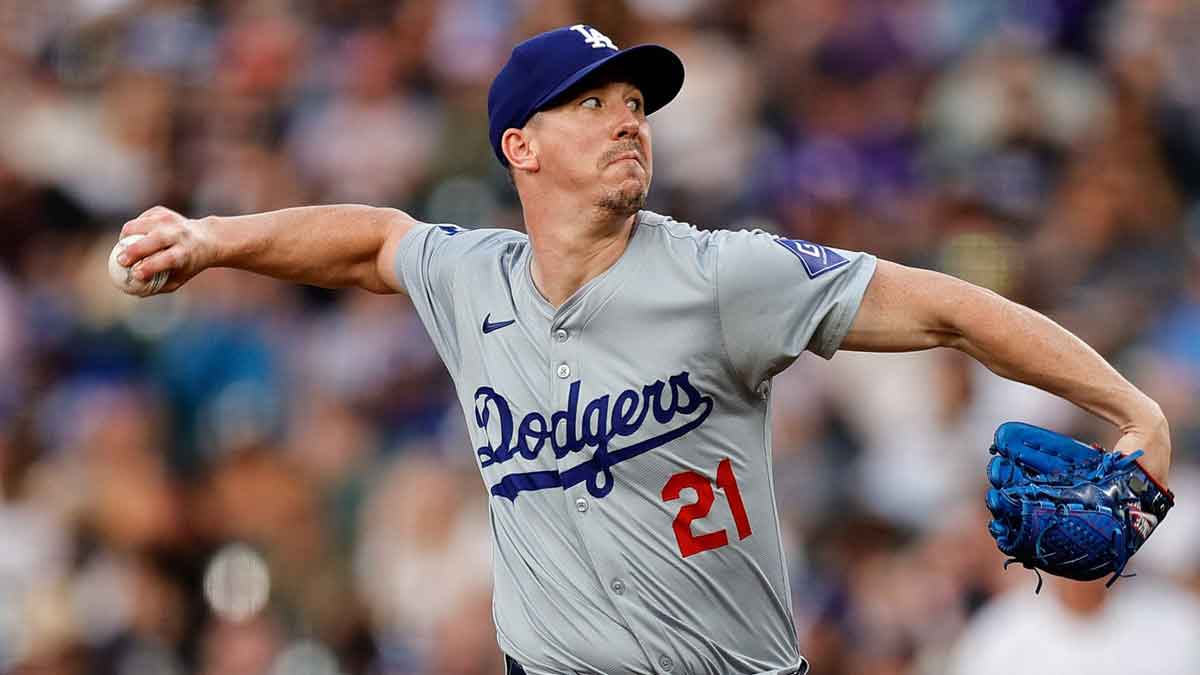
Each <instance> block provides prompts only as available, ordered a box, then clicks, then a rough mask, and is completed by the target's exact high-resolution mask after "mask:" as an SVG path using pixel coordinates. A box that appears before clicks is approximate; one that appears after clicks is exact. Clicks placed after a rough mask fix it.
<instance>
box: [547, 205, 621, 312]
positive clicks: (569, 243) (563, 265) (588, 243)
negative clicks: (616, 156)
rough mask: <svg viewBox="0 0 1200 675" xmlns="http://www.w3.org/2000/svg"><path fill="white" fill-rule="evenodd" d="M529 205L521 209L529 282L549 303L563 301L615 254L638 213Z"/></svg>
mask: <svg viewBox="0 0 1200 675" xmlns="http://www.w3.org/2000/svg"><path fill="white" fill-rule="evenodd" d="M531 211H533V209H529V208H526V209H525V229H526V231H527V232H528V233H529V242H530V245H531V246H532V248H533V262H532V265H531V269H530V271H531V272H532V274H533V283H534V285H535V286H536V287H537V289H538V291H539V292H541V294H542V297H544V298H546V300H547V301H548V302H549V303H550V304H551V305H552V306H554V307H560V306H562V304H563V303H564V302H566V301H567V299H568V298H570V297H571V296H572V295H573V294H574V293H575V291H578V290H579V289H580V288H582V287H583V285H584V284H586V283H587V282H589V281H591V280H592V279H595V278H596V277H598V276H600V275H601V274H603V273H604V271H605V270H607V269H608V268H610V267H612V266H613V265H614V264H615V263H616V262H617V260H618V259H620V257H621V254H622V253H624V252H625V248H626V246H628V244H629V238H630V235H632V233H633V225H634V221H635V220H636V219H637V214H636V213H635V214H632V215H621V214H614V213H611V212H607V211H604V210H601V209H591V210H581V211H576V212H574V213H573V214H572V215H563V214H564V212H563V211H559V212H558V213H557V214H552V213H536V212H532V213H531ZM566 213H569V211H568V212H566Z"/></svg>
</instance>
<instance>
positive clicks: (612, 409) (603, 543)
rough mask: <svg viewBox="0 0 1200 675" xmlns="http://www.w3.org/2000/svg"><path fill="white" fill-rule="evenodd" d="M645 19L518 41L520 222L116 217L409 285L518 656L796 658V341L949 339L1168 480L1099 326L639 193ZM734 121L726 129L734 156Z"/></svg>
mask: <svg viewBox="0 0 1200 675" xmlns="http://www.w3.org/2000/svg"><path fill="white" fill-rule="evenodd" d="M683 77H684V69H683V65H682V63H681V62H680V60H679V58H678V57H677V56H676V55H675V54H674V53H672V52H671V51H669V50H668V49H666V48H664V47H661V46H657V45H640V46H636V47H632V48H629V49H624V50H620V49H618V48H617V46H616V45H614V44H613V42H612V40H610V39H609V38H608V37H606V36H605V35H604V34H603V33H601V32H600V31H599V30H597V29H596V28H593V27H591V26H585V25H575V26H569V27H564V28H560V29H557V30H553V31H550V32H547V33H543V34H541V35H538V36H536V37H533V38H531V39H529V40H527V41H525V42H522V43H521V44H519V45H517V46H516V47H515V48H514V49H513V51H512V55H511V58H510V59H509V61H508V62H507V64H506V65H505V66H504V68H503V70H501V71H500V73H499V74H498V75H497V76H496V79H495V81H494V83H493V84H492V87H491V91H490V93H489V97H488V114H489V118H490V119H489V121H490V128H491V136H490V137H491V143H492V148H493V150H494V152H495V154H496V158H497V159H498V160H499V161H500V162H501V164H503V165H504V166H505V167H507V168H508V170H509V171H510V172H511V175H512V178H513V183H514V184H515V186H516V189H517V192H518V194H519V196H520V200H521V205H522V208H523V211H524V218H525V229H526V234H523V233H520V232H515V231H510V230H503V229H486V228H484V229H462V228H460V227H458V226H455V225H445V224H426V223H421V222H418V221H416V220H414V219H413V218H411V217H410V216H409V215H407V214H405V213H403V212H400V211H397V210H394V209H387V208H372V207H368V206H351V205H340V206H313V207H304V208H295V209H286V210H282V211H276V212H271V213H263V214H256V215H246V216H238V217H230V218H217V217H208V218H203V219H199V220H189V219H186V218H184V217H183V216H181V215H179V214H177V213H175V212H172V211H170V210H168V209H165V208H163V207H155V208H152V209H150V210H149V211H147V212H145V213H144V214H142V215H141V216H139V217H138V218H137V219H135V220H133V221H130V222H129V223H127V224H126V225H125V227H124V229H123V231H122V235H123V236H124V235H128V234H133V233H142V234H146V235H147V236H146V237H145V238H144V239H142V240H140V241H138V242H137V243H135V244H133V245H132V246H130V247H129V248H128V250H127V251H126V252H125V256H126V258H125V259H124V261H123V262H124V263H125V264H131V263H137V269H136V272H135V273H136V274H137V275H138V276H139V277H140V278H143V279H148V278H150V277H152V276H153V275H154V274H155V273H156V272H158V271H160V270H169V271H170V273H171V278H170V280H169V282H168V283H167V285H166V286H165V288H164V292H170V291H173V290H175V289H176V288H179V287H180V286H181V285H182V284H183V283H185V282H186V281H187V280H188V279H190V278H191V277H192V276H194V275H195V274H197V273H199V272H200V271H202V270H204V269H206V268H209V267H218V266H220V267H235V268H239V269H244V270H249V271H253V272H257V273H260V274H267V275H270V276H273V277H277V278H281V279H287V280H293V281H297V282H303V283H307V284H315V285H319V286H326V287H346V286H358V287H361V288H365V289H367V290H370V291H374V292H377V293H392V292H402V293H405V294H407V295H408V296H409V298H410V299H411V300H412V302H413V303H414V305H415V306H416V309H417V312H418V313H419V314H420V317H421V319H422V321H423V322H424V325H425V327H426V328H427V330H428V332H429V335H430V337H431V338H432V340H433V342H434V344H435V345H436V347H437V350H438V353H439V354H440V355H441V358H442V359H443V361H444V362H445V364H446V367H447V368H448V369H449V371H450V374H451V375H452V377H453V380H454V383H455V388H456V391H457V395H458V397H459V401H460V404H461V405H462V409H463V413H464V415H465V416H466V421H467V426H468V429H469V431H470V436H471V440H472V444H473V448H472V450H473V451H474V453H475V456H476V459H477V461H478V464H479V471H480V474H481V476H482V478H483V485H484V488H485V489H486V490H487V494H488V498H489V503H490V519H491V531H492V539H493V550H494V558H495V590H494V600H493V606H494V611H493V616H494V619H495V625H496V632H497V639H498V642H499V645H500V648H501V649H502V650H503V652H504V653H505V655H506V656H507V667H508V671H509V672H510V673H529V674H530V675H551V674H559V673H642V674H650V673H655V674H659V675H666V674H671V675H677V674H679V673H695V674H699V673H711V674H721V675H728V674H733V673H739V674H740V673H774V674H780V675H782V674H791V673H804V672H807V670H808V664H807V663H806V662H805V660H804V658H803V657H802V656H801V654H800V648H799V645H798V644H797V636H796V628H795V625H794V621H793V615H792V607H791V602H790V594H789V588H788V577H787V563H786V561H785V559H784V553H783V546H782V545H781V542H780V524H779V518H778V516H777V514H776V505H775V494H774V484H773V482H772V474H771V445H770V443H771V440H770V428H771V425H770V417H769V411H770V407H771V402H770V398H771V378H772V376H774V375H775V374H776V373H778V372H780V371H781V370H783V369H784V368H786V367H787V366H788V365H789V364H790V363H791V362H792V361H793V360H795V359H796V358H797V357H798V356H799V355H800V353H801V352H803V351H805V350H808V351H811V352H813V353H815V354H818V355H820V356H822V357H824V358H830V357H832V356H833V355H834V353H835V352H836V351H837V350H838V349H853V350H869V351H908V350H917V349H927V348H931V347H937V346H947V347H953V348H955V349H959V350H961V351H964V352H966V353H968V354H970V355H972V356H973V357H975V358H977V359H979V360H980V361H982V362H983V363H984V364H986V365H987V366H988V367H989V368H991V369H992V370H993V371H995V372H996V373H998V374H1000V375H1003V376H1006V377H1010V378H1013V379H1017V380H1020V381H1022V382H1026V383H1029V384H1031V385H1035V386H1038V387H1041V388H1042V389H1045V390H1047V391H1050V392H1052V393H1055V394H1058V395H1060V396H1063V397H1066V398H1067V399H1069V400H1071V401H1073V402H1075V403H1076V404H1078V405H1080V406H1082V407H1083V408H1085V409H1086V410H1088V411H1090V412H1092V413H1094V414H1096V415H1099V416H1100V417H1102V418H1104V419H1106V420H1108V421H1110V422H1112V423H1113V424H1115V425H1117V427H1119V429H1120V430H1121V432H1122V434H1123V436H1122V437H1121V439H1120V442H1119V443H1118V444H1117V445H1116V449H1118V450H1122V449H1124V450H1132V449H1137V448H1142V449H1144V450H1145V452H1146V457H1145V461H1144V465H1145V466H1146V467H1147V470H1148V471H1150V472H1151V473H1152V474H1153V475H1155V476H1157V477H1158V479H1159V480H1160V481H1161V480H1165V478H1166V475H1167V469H1168V465H1169V460H1170V445H1169V440H1168V432H1167V423H1166V421H1165V419H1164V418H1163V414H1162V412H1161V410H1160V409H1159V407H1158V406H1157V405H1156V404H1155V403H1154V401H1152V400H1150V399H1149V398H1148V397H1147V396H1145V395H1144V394H1143V393H1141V392H1140V391H1138V390H1137V389H1136V388H1134V387H1133V386H1132V385H1131V384H1130V383H1129V382H1127V381H1126V380H1125V379H1124V378H1122V377H1121V376H1120V375H1119V374H1118V373H1117V372H1116V371H1115V370H1114V369H1112V368H1111V367H1110V366H1109V365H1108V364H1107V363H1105V361H1104V360H1103V359H1102V358H1101V357H1100V356H1099V355H1097V354H1096V353H1095V352H1094V351H1093V350H1092V349H1090V348H1089V347H1088V346H1087V345H1086V344H1084V343H1083V342H1082V341H1080V340H1079V339H1077V338H1076V337H1074V336H1072V335H1071V334H1070V333H1068V332H1066V331H1065V330H1063V329H1062V328H1060V327H1058V326H1057V325H1056V324H1054V323H1053V322H1051V321H1049V320H1048V319H1046V318H1044V317H1042V316H1041V315H1039V314H1037V313H1035V312H1033V311H1031V310H1028V309H1026V308H1024V307H1021V306H1019V305H1016V304H1014V303H1011V302H1009V301H1007V300H1005V299H1003V298H1001V297H1000V296H998V295H996V294H994V293H991V292H989V291H986V290H983V289H980V288H977V287H974V286H971V285H969V284H967V283H965V282H962V281H959V280H956V279H953V278H950V277H947V276H944V275H941V274H938V273H935V272H930V271H924V270H917V269H910V268H906V267H903V266H901V265H897V264H893V263H890V262H887V261H883V260H877V259H876V258H875V257H874V256H871V255H869V254H866V253H860V252H851V251H845V250H839V249H836V248H830V247H827V246H822V245H820V244H816V243H810V242H806V241H800V240H794V239H783V238H779V237H775V236H772V235H770V234H767V233H764V232H758V231H755V232H747V231H741V232H732V231H702V230H698V229H696V228H694V227H692V226H691V225H688V224H686V223H681V222H676V221H674V220H672V219H671V218H669V217H667V216H663V215H659V214H655V213H651V212H649V211H646V210H643V208H642V207H643V205H644V203H645V199H646V193H647V190H648V189H649V187H650V179H651V175H652V173H653V153H652V147H653V146H652V138H651V131H650V125H649V123H648V121H647V116H648V115H650V114H651V113H653V112H654V111H655V110H658V109H659V108H661V107H663V106H664V105H666V104H667V103H668V102H669V101H670V100H671V99H672V98H673V97H674V96H675V95H676V93H677V92H678V91H679V89H680V87H681V86H682V84H683ZM720 140H721V139H720V138H714V139H713V141H714V144H713V145H714V147H713V148H711V150H710V151H711V152H713V153H715V154H716V155H717V158H716V160H717V161H719V155H720Z"/></svg>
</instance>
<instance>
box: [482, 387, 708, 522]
mask: <svg viewBox="0 0 1200 675" xmlns="http://www.w3.org/2000/svg"><path fill="white" fill-rule="evenodd" d="M688 375H689V374H688V372H687V371H684V372H682V373H679V374H678V375H672V376H671V377H669V378H667V382H663V381H662V380H656V381H654V382H652V383H650V384H647V385H645V386H643V387H642V388H641V389H640V390H638V389H626V390H624V391H622V392H621V393H619V394H617V396H616V398H615V399H613V398H612V397H611V396H610V395H609V394H605V395H603V396H600V397H598V398H595V399H592V400H591V401H588V402H587V403H585V404H584V405H583V408H582V412H581V411H580V406H579V380H576V381H575V382H572V383H571V389H570V392H569V393H568V396H567V407H566V409H565V410H559V411H557V412H555V413H553V414H551V415H550V419H549V420H547V419H546V417H545V415H543V414H542V413H540V412H537V411H533V412H531V413H529V414H527V415H525V417H523V418H521V421H520V423H517V422H516V421H515V420H514V419H513V414H512V408H511V407H510V406H509V404H508V401H507V400H505V398H504V397H503V396H502V395H500V393H499V392H497V391H496V390H495V389H493V388H491V387H480V388H479V389H476V390H475V424H476V425H478V427H479V428H480V430H482V431H483V432H484V434H485V436H486V438H487V442H486V443H485V444H484V446H483V447H481V448H479V449H477V450H476V451H475V452H476V453H477V454H478V455H479V459H480V465H481V466H483V467H488V466H492V465H493V464H504V463H506V462H509V461H511V460H513V459H515V458H517V457H518V456H519V457H521V458H524V459H527V460H532V459H537V457H538V455H539V454H540V453H541V452H542V450H543V449H544V448H545V447H546V445H547V443H549V446H550V449H551V451H553V452H554V457H555V459H563V458H564V457H566V456H567V455H569V454H571V453H575V452H580V451H582V450H583V449H584V448H588V449H591V450H592V451H593V452H592V457H591V459H588V460H587V461H584V462H581V463H580V464H577V465H575V466H573V467H571V468H570V469H567V470H565V471H562V472H559V471H557V470H550V471H529V472H523V473H521V472H518V473H510V474H508V475H506V476H504V477H503V478H501V479H500V481H499V482H498V483H496V484H495V485H493V486H492V488H491V492H492V494H493V495H496V496H497V497H505V498H507V499H508V500H509V501H516V499H517V495H518V494H520V493H521V492H525V491H531V490H544V489H547V488H554V487H561V488H563V489H564V490H565V489H567V488H569V487H571V486H573V485H576V484H578V483H581V482H583V481H587V489H588V492H590V493H591V494H592V496H593V497H597V498H600V497H604V496H606V495H607V494H608V493H609V492H610V491H612V488H613V475H612V467H613V466H615V465H617V464H620V463H621V462H624V461H626V460H629V459H633V458H634V457H637V456H638V455H640V454H642V453H645V452H649V451H650V450H653V449H655V448H657V447H660V446H662V445H665V444H667V443H670V442H671V441H673V440H675V439H677V438H680V437H682V436H684V435H686V434H687V433H688V432H690V431H692V430H693V429H696V428H697V427H699V426H700V425H701V424H703V423H704V420H706V419H708V415H709V413H711V412H712V409H713V399H712V397H711V396H706V395H705V394H704V393H702V392H701V391H700V390H699V389H696V387H695V386H694V385H693V384H692V383H691V382H690V381H688ZM648 416H652V417H653V418H654V421H655V422H657V423H658V424H660V425H662V426H663V427H664V428H663V429H661V430H660V431H658V432H657V433H656V434H655V435H654V436H651V437H650V438H644V439H641V440H639V441H637V442H635V443H632V444H630V445H627V446H625V447H622V448H619V449H613V450H610V447H609V445H610V443H611V442H612V440H613V439H614V438H618V437H621V438H627V437H630V436H633V435H634V434H636V433H637V432H638V431H639V430H640V429H641V428H642V425H643V424H645V423H646V422H647V417H648ZM680 417H682V418H684V419H682V420H680V419H677V418H680Z"/></svg>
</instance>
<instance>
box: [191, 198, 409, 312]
mask: <svg viewBox="0 0 1200 675" xmlns="http://www.w3.org/2000/svg"><path fill="white" fill-rule="evenodd" d="M406 219H408V216H406V215H405V214H404V213H403V212H402V211H398V210H395V209H386V208H376V207H371V206H360V205H348V204H339V205H330V206H304V207H297V208H290V209H282V210H279V211H270V212H266V213H256V214H252V215H244V216H233V217H217V216H209V217H207V218H203V219H201V220H199V221H198V226H199V228H200V230H201V231H202V232H203V234H204V238H205V239H207V240H208V241H209V242H210V243H211V254H210V259H209V261H208V263H209V264H208V266H209V267H232V268H236V269H242V270H247V271H250V272H256V273H258V274H265V275H268V276H272V277H275V278H277V279H284V280H287V281H294V282H299V283H304V284H311V285H314V286H323V287H326V288H341V287H348V286H360V287H363V288H366V289H368V290H373V291H376V292H384V291H386V287H385V286H384V285H383V282H382V281H381V280H380V279H379V274H378V270H377V266H376V261H377V258H378V256H379V252H380V249H381V248H382V247H383V245H384V242H385V241H386V240H387V238H388V235H389V233H391V232H393V231H394V228H395V227H396V226H397V223H398V222H399V221H403V220H406Z"/></svg>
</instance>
